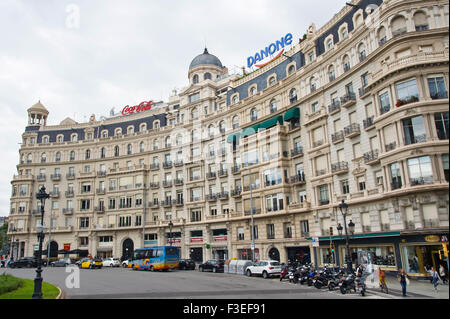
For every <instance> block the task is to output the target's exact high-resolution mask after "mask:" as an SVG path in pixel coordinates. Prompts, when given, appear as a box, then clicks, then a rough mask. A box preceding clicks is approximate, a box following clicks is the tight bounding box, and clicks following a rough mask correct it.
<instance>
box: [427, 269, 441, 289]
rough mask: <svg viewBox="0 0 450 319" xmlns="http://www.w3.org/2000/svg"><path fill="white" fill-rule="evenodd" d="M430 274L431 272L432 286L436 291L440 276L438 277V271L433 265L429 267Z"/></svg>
mask: <svg viewBox="0 0 450 319" xmlns="http://www.w3.org/2000/svg"><path fill="white" fill-rule="evenodd" d="M430 274H431V283H432V284H433V286H434V291H436V292H437V291H438V289H437V287H438V285H439V281H440V280H441V277H439V273H438V272H437V271H436V268H434V267H432V268H431V271H430Z"/></svg>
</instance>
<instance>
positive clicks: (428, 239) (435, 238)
mask: <svg viewBox="0 0 450 319" xmlns="http://www.w3.org/2000/svg"><path fill="white" fill-rule="evenodd" d="M439 240H440V238H439V236H437V235H428V236H425V241H426V242H429V243H435V242H439Z"/></svg>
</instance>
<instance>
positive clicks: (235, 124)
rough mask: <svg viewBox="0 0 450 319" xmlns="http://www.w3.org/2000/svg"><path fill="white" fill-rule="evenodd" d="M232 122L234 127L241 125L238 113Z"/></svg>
mask: <svg viewBox="0 0 450 319" xmlns="http://www.w3.org/2000/svg"><path fill="white" fill-rule="evenodd" d="M232 123H233V129H236V128H238V127H239V117H238V116H237V115H235V116H233V119H232Z"/></svg>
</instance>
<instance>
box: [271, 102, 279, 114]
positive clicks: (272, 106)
mask: <svg viewBox="0 0 450 319" xmlns="http://www.w3.org/2000/svg"><path fill="white" fill-rule="evenodd" d="M277 104H278V103H277V100H275V99H273V100H271V101H270V103H269V107H270V113H274V112H276V111H277Z"/></svg>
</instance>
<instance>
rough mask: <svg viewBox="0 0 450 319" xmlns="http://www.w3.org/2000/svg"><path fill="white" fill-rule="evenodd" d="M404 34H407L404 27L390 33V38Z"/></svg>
mask: <svg viewBox="0 0 450 319" xmlns="http://www.w3.org/2000/svg"><path fill="white" fill-rule="evenodd" d="M406 32H407V29H406V27H404V28H400V29H397V30H394V31H392V37H393V38H395V37H398V36H400V35H402V34H405V33H406Z"/></svg>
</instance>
